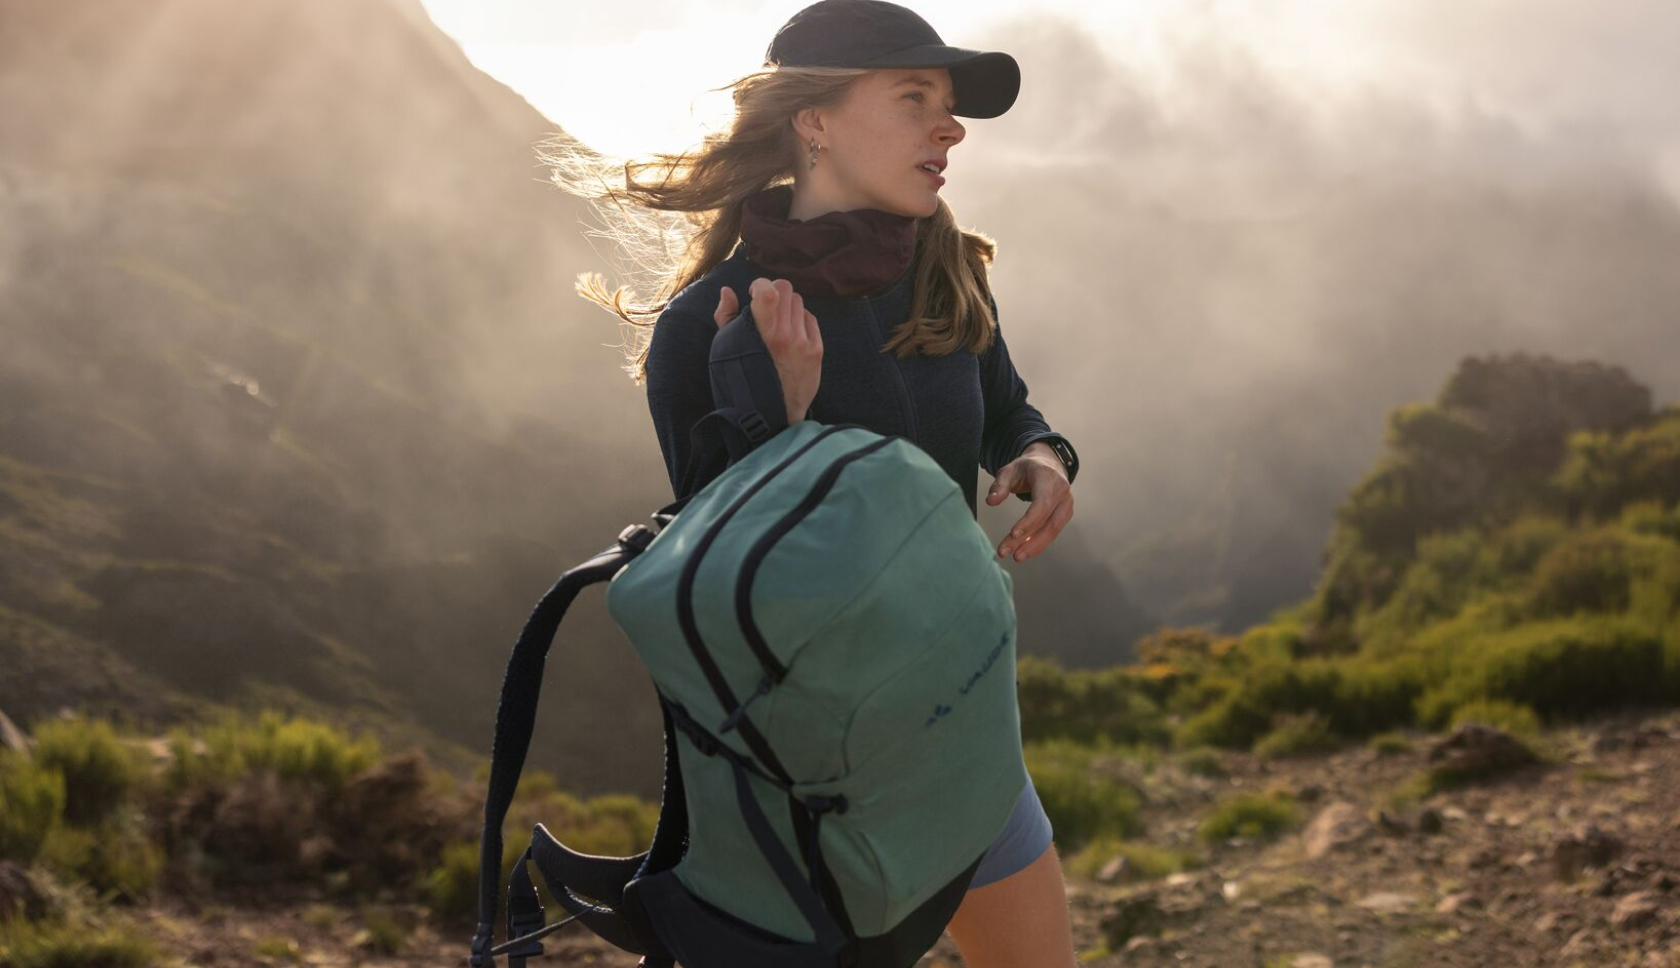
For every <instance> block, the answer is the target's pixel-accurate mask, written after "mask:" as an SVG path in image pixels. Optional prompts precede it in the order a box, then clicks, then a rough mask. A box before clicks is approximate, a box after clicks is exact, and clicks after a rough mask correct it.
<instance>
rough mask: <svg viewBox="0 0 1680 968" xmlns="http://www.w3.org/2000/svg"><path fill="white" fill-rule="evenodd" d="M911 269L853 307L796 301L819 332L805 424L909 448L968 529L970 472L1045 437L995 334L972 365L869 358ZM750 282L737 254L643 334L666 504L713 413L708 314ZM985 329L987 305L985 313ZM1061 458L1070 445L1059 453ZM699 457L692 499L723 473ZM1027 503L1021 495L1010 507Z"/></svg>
mask: <svg viewBox="0 0 1680 968" xmlns="http://www.w3.org/2000/svg"><path fill="white" fill-rule="evenodd" d="M915 269H916V267H915V264H914V263H912V264H911V266H910V267H909V268H908V269H906V270H905V272H904V274H903V275H901V276H900V277H899V278H898V279H897V280H896V281H895V282H893V283H890V284H889V285H887V286H886V287H884V288H883V289H881V290H880V291H878V292H876V293H874V294H872V295H865V296H850V297H848V296H832V295H804V294H803V293H802V294H801V295H802V296H803V297H804V302H805V308H806V310H808V311H809V312H810V313H811V314H812V315H813V316H815V317H816V318H817V325H818V327H819V328H820V329H821V331H822V341H823V361H822V381H821V383H820V385H819V386H818V388H817V395H816V399H814V400H813V401H812V402H811V407H810V410H809V411H808V412H807V414H806V418H807V419H810V420H816V421H819V422H822V423H855V424H860V425H862V426H865V427H868V428H869V429H871V430H873V431H875V432H876V433H879V434H886V435H892V434H897V435H899V436H902V437H904V438H905V439H907V440H909V441H910V442H912V443H914V444H916V445H917V446H919V447H921V448H922V449H923V450H924V451H926V452H927V453H928V455H929V456H930V457H932V458H933V459H934V461H935V462H936V463H937V464H938V465H939V466H940V467H941V468H943V469H944V470H945V473H947V474H949V475H950V476H951V479H952V480H954V481H956V482H957V485H958V487H960V488H961V489H962V492H963V496H964V497H966V498H967V500H968V508H969V512H970V513H971V514H974V515H976V517H978V505H977V503H976V491H977V488H976V477H977V474H976V468H980V467H983V468H985V469H986V472H987V473H988V474H991V475H992V476H994V477H995V476H996V475H997V472H998V471H999V470H1000V469H1001V468H1002V467H1003V466H1004V465H1005V464H1008V463H1009V462H1010V461H1012V460H1014V459H1015V458H1017V457H1019V456H1020V455H1021V452H1022V451H1024V450H1026V449H1027V447H1028V446H1029V445H1030V444H1032V443H1033V441H1036V440H1040V439H1043V438H1047V437H1056V438H1060V439H1062V440H1064V441H1066V439H1067V438H1065V437H1062V435H1061V434H1058V433H1055V432H1054V431H1052V430H1051V429H1050V426H1049V424H1047V423H1046V422H1045V420H1044V416H1043V414H1041V413H1039V411H1038V408H1036V407H1034V406H1033V405H1032V404H1030V403H1028V402H1027V384H1026V382H1025V381H1023V380H1022V379H1021V376H1020V374H1018V373H1017V372H1015V367H1014V365H1013V364H1012V363H1011V362H1010V360H1009V348H1008V346H1007V344H1005V343H1004V340H1003V331H1002V329H1001V328H999V329H998V331H997V332H996V333H995V334H994V339H993V341H992V345H991V346H990V347H989V348H988V349H987V350H986V351H985V352H984V353H981V354H978V355H977V354H975V353H972V352H969V351H966V350H957V351H956V352H953V353H949V354H946V355H945V356H926V355H923V354H921V353H916V354H914V355H912V356H911V357H909V358H908V359H903V360H900V359H898V358H897V357H895V356H894V355H893V354H891V353H883V352H881V351H880V347H881V345H882V344H883V343H885V342H886V341H887V338H888V336H889V335H890V334H891V333H892V331H893V329H894V327H896V326H897V325H898V324H900V323H902V322H903V321H904V320H906V319H908V318H909V316H910V300H911V295H912V293H911V280H912V279H913V278H914V277H915ZM760 276H763V277H765V278H774V276H772V275H771V274H770V273H769V272H767V271H766V270H764V269H763V268H761V267H760V266H758V265H757V264H755V263H753V262H752V261H751V260H750V259H748V258H747V257H746V254H745V252H744V247H743V246H742V245H741V244H739V243H737V244H736V246H735V250H734V252H732V253H731V254H730V256H729V258H727V259H725V260H724V261H722V262H720V263H718V264H717V265H716V266H715V267H713V268H712V270H711V271H710V272H708V273H707V274H706V275H705V276H704V277H702V278H700V279H697V280H695V281H694V283H692V284H691V285H689V286H687V287H686V288H684V289H683V290H682V291H681V292H679V293H677V294H676V296H674V297H672V299H671V301H670V303H669V304H668V305H667V306H666V307H665V311H664V312H663V313H662V314H661V315H660V317H659V319H658V320H657V321H656V322H655V324H654V330H653V337H652V341H651V343H650V344H649V346H648V354H647V396H648V409H649V411H650V412H651V413H652V415H653V429H654V432H655V433H656V434H657V435H658V437H659V447H660V450H661V451H662V452H663V454H664V457H665V466H666V469H667V470H668V472H669V474H670V478H671V490H672V492H673V496H674V497H682V496H683V495H681V494H678V493H676V491H677V488H678V486H679V485H680V483H681V481H682V476H683V471H684V469H685V468H686V467H687V466H688V460H689V431H690V430H692V429H693V427H694V425H695V423H697V422H698V421H699V420H700V418H701V417H704V416H705V415H706V414H708V413H710V412H711V411H712V410H714V409H716V404H715V403H714V402H713V400H712V391H711V382H710V376H709V370H708V368H707V362H708V358H709V353H710V350H711V342H712V337H713V336H715V335H716V334H717V331H718V326H717V323H716V322H715V321H714V320H713V319H712V313H713V311H714V310H716V309H717V304H718V295H719V292H720V290H721V289H722V288H723V287H724V286H728V287H730V288H731V289H733V290H735V296H736V298H737V299H738V300H739V305H740V306H741V307H742V308H745V307H746V306H747V305H748V304H750V303H751V302H752V300H751V297H750V295H749V289H750V288H751V286H752V281H753V280H754V279H756V278H758V277H760ZM992 315H993V318H994V319H996V317H997V301H996V300H995V299H994V300H993V301H992ZM1068 446H1069V447H1070V448H1071V447H1072V444H1071V443H1070V444H1069V445H1068ZM714 449H715V450H716V453H714V454H708V455H702V464H701V466H700V468H699V469H698V471H697V473H696V477H697V480H696V481H695V483H694V485H693V488H694V489H695V490H698V489H700V488H702V487H705V486H706V484H707V483H708V482H710V481H711V480H712V479H713V478H714V477H716V476H717V475H718V474H719V473H721V472H722V470H723V469H724V467H726V466H727V461H728V455H727V454H726V453H724V452H723V448H722V446H721V444H719V445H715V447H714ZM1016 496H1017V497H1019V498H1020V499H1021V500H1023V501H1025V500H1028V496H1027V495H1026V494H1024V493H1018V494H1017V495H1016Z"/></svg>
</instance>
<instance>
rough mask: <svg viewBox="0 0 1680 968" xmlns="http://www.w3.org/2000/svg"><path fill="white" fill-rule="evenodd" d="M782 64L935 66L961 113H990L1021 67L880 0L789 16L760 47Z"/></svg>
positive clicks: (825, 2) (1011, 91)
mask: <svg viewBox="0 0 1680 968" xmlns="http://www.w3.org/2000/svg"><path fill="white" fill-rule="evenodd" d="M764 62H765V63H766V64H775V65H778V66H783V67H904V68H910V67H943V68H946V69H948V70H949V71H950V72H951V88H952V91H953V93H954V94H955V95H956V100H957V104H956V107H955V108H953V109H952V111H951V113H952V114H955V115H957V116H958V117H963V118H995V117H997V116H998V115H1000V114H1002V113H1003V112H1005V111H1007V110H1009V106H1010V105H1012V104H1014V103H1015V95H1016V94H1018V93H1020V90H1021V67H1020V65H1019V64H1017V63H1015V58H1013V57H1011V56H1009V55H1008V54H1005V53H1003V52H1002V51H996V50H970V49H968V48H966V47H952V46H950V45H948V44H946V43H945V42H944V41H943V40H941V39H939V34H938V33H937V32H936V31H935V30H934V29H933V28H932V27H931V26H929V25H928V22H927V21H926V20H923V19H922V18H921V17H920V16H918V15H917V14H916V12H915V11H913V10H911V9H910V8H908V7H902V6H899V5H898V4H896V3H888V2H887V0H818V2H816V3H813V4H811V5H810V6H809V7H806V8H805V9H804V10H801V11H799V12H798V13H796V14H794V15H793V17H792V18H791V19H789V20H788V22H787V23H785V24H783V25H782V29H780V30H778V31H776V36H775V38H774V39H772V40H771V41H770V47H769V49H768V50H766V51H765V52H764Z"/></svg>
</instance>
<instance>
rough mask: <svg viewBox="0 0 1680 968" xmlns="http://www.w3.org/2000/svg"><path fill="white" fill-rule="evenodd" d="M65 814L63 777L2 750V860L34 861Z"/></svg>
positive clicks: (0, 799)
mask: <svg viewBox="0 0 1680 968" xmlns="http://www.w3.org/2000/svg"><path fill="white" fill-rule="evenodd" d="M63 815H64V776H63V774H61V773H59V772H58V771H57V770H49V769H46V768H45V767H43V766H41V765H40V764H38V763H36V762H35V761H34V760H32V759H30V758H29V757H27V756H24V755H23V754H20V753H8V752H5V751H3V750H0V859H3V860H11V861H16V862H18V863H20V864H27V863H29V862H30V861H32V860H34V859H35V857H36V855H38V854H39V853H40V851H41V845H42V844H43V843H45V842H46V839H47V835H48V834H49V833H50V832H51V831H52V829H53V828H54V827H55V826H57V825H58V822H59V820H60V819H61V818H62V817H63Z"/></svg>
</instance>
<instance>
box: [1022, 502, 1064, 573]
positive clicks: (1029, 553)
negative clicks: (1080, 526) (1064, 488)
mask: <svg viewBox="0 0 1680 968" xmlns="http://www.w3.org/2000/svg"><path fill="white" fill-rule="evenodd" d="M1072 518H1073V491H1072V490H1069V491H1068V496H1067V497H1065V498H1063V499H1062V500H1061V501H1060V502H1058V503H1057V504H1056V509H1055V510H1054V511H1052V512H1050V520H1049V521H1047V522H1046V523H1045V525H1044V527H1042V528H1040V529H1039V530H1038V531H1037V533H1035V534H1029V535H1027V537H1026V538H1025V539H1024V544H1023V547H1021V548H1020V549H1019V550H1017V551H1016V552H1015V560H1016V561H1026V560H1027V559H1028V558H1036V557H1038V556H1039V555H1041V554H1043V553H1044V549H1045V548H1048V547H1050V542H1052V541H1055V540H1056V536H1057V535H1059V534H1061V533H1062V528H1064V527H1066V526H1067V523H1068V521H1069V520H1071V519H1072Z"/></svg>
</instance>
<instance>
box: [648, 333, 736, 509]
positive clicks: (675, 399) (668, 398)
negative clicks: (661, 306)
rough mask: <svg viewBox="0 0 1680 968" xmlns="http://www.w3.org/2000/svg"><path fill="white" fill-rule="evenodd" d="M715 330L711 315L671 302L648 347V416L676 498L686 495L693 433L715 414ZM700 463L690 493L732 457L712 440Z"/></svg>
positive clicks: (672, 492)
mask: <svg viewBox="0 0 1680 968" xmlns="http://www.w3.org/2000/svg"><path fill="white" fill-rule="evenodd" d="M717 329H718V327H717V324H716V323H715V322H714V321H713V320H712V319H711V318H710V317H709V316H704V315H700V314H698V313H696V311H695V310H694V309H692V308H690V307H688V306H687V305H678V304H677V302H676V300H673V301H672V302H671V303H669V304H667V305H666V307H665V311H664V312H663V313H661V314H660V316H659V318H658V319H657V320H655V321H654V324H653V336H652V337H651V338H650V340H649V342H648V352H647V360H646V364H647V381H646V382H647V399H648V412H649V413H650V414H652V416H653V432H654V434H655V436H657V437H658V438H659V449H660V452H661V454H662V455H663V456H664V458H665V469H666V472H667V474H668V475H669V476H670V478H671V494H672V496H673V497H678V498H680V497H682V496H683V495H682V494H679V493H677V488H678V487H679V486H680V485H681V483H682V477H683V471H684V470H685V469H686V468H687V467H688V461H689V457H690V449H691V448H690V445H691V441H690V439H689V434H690V432H691V431H692V430H693V429H694V425H695V424H696V423H699V422H700V418H701V417H704V416H705V415H706V414H708V413H711V412H712V411H713V410H714V409H716V407H715V405H714V404H713V402H712V385H711V374H710V370H709V368H708V359H709V355H710V353H711V347H712V337H714V336H716V335H717ZM700 461H701V463H700V466H699V467H697V468H696V470H695V479H694V482H693V485H692V488H691V489H692V490H696V491H697V490H699V489H700V488H703V487H705V486H706V484H708V483H709V482H710V481H711V480H712V478H714V477H716V476H717V475H718V474H721V473H722V472H723V470H724V468H726V467H727V466H728V463H729V453H728V451H727V450H726V449H725V448H724V447H723V446H722V444H721V442H719V441H718V440H716V439H715V438H714V439H713V440H712V441H711V442H710V447H709V449H708V450H707V452H706V453H704V454H702V455H701V457H700Z"/></svg>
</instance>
